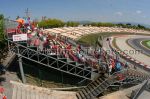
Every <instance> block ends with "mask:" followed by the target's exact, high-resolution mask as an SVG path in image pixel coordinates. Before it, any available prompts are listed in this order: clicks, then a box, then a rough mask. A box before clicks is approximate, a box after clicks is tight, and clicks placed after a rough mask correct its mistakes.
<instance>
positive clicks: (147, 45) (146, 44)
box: [142, 40, 150, 49]
mask: <svg viewBox="0 0 150 99" xmlns="http://www.w3.org/2000/svg"><path fill="white" fill-rule="evenodd" d="M142 44H143V45H144V46H145V47H147V48H149V49H150V40H145V41H142Z"/></svg>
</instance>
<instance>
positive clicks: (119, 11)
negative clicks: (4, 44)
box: [0, 0, 150, 25]
mask: <svg viewBox="0 0 150 99" xmlns="http://www.w3.org/2000/svg"><path fill="white" fill-rule="evenodd" d="M27 8H29V11H30V12H31V18H33V19H35V18H36V19H40V18H41V17H42V16H47V17H48V18H58V19H61V20H64V21H87V20H88V21H100V22H136V23H142V24H148V25H149V24H150V0H0V14H4V15H5V17H10V19H15V18H16V16H18V15H19V16H20V17H23V16H25V10H26V9H27Z"/></svg>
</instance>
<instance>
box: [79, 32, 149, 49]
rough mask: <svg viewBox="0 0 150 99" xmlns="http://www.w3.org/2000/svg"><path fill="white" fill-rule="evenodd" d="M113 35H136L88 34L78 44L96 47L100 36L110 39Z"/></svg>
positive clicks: (118, 33) (123, 33) (124, 33)
mask: <svg viewBox="0 0 150 99" xmlns="http://www.w3.org/2000/svg"><path fill="white" fill-rule="evenodd" d="M141 34H142V33H141ZM112 35H135V34H134V33H128V32H121V33H120V32H103V33H96V34H88V35H85V36H82V37H81V38H79V39H78V41H77V42H78V43H79V44H83V45H87V46H95V42H96V40H97V39H98V37H99V36H102V37H109V36H112ZM137 35H140V33H139V34H137ZM143 35H147V34H143Z"/></svg>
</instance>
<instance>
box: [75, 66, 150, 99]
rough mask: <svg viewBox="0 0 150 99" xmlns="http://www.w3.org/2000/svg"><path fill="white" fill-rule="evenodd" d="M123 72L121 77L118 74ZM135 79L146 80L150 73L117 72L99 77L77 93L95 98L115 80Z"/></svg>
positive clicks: (87, 98) (78, 95) (80, 96)
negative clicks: (105, 76)
mask: <svg viewBox="0 0 150 99" xmlns="http://www.w3.org/2000/svg"><path fill="white" fill-rule="evenodd" d="M119 74H121V75H122V77H123V79H119V78H118V75H119ZM129 78H130V80H131V79H133V80H134V81H139V82H140V81H141V82H142V81H144V80H146V79H148V78H150V76H149V75H147V74H144V73H142V72H140V71H136V70H129V69H128V70H123V71H120V72H117V73H114V74H113V75H112V76H110V77H108V78H107V79H105V78H100V77H99V78H98V79H96V80H95V81H93V82H91V83H90V84H88V85H87V86H86V87H85V88H83V89H81V90H80V91H79V92H78V93H77V94H76V96H77V98H78V99H93V98H96V97H98V96H99V95H100V94H102V93H103V92H104V91H105V90H107V88H108V87H109V86H110V85H112V84H114V83H115V82H120V83H122V82H124V83H126V82H127V83H132V82H128V81H126V80H127V79H129Z"/></svg>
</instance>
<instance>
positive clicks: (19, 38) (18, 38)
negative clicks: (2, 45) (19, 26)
mask: <svg viewBox="0 0 150 99" xmlns="http://www.w3.org/2000/svg"><path fill="white" fill-rule="evenodd" d="M26 40H27V34H18V35H13V41H26Z"/></svg>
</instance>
